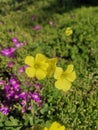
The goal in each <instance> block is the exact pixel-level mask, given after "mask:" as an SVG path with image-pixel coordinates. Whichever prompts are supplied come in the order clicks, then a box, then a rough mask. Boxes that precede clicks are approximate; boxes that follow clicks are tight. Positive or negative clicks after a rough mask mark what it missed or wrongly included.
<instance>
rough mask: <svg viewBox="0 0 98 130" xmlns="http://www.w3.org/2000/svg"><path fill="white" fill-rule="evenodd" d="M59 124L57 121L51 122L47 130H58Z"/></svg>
mask: <svg viewBox="0 0 98 130" xmlns="http://www.w3.org/2000/svg"><path fill="white" fill-rule="evenodd" d="M60 126H61V125H60V124H59V123H58V122H56V121H55V122H53V123H52V124H51V127H50V129H49V130H58V128H60Z"/></svg>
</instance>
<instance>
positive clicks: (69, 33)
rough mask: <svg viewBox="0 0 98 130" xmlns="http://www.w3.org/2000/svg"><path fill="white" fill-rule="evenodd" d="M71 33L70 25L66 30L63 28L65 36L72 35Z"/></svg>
mask: <svg viewBox="0 0 98 130" xmlns="http://www.w3.org/2000/svg"><path fill="white" fill-rule="evenodd" d="M72 34H73V30H72V29H71V28H70V27H68V28H67V29H66V30H65V35H66V36H70V35H72Z"/></svg>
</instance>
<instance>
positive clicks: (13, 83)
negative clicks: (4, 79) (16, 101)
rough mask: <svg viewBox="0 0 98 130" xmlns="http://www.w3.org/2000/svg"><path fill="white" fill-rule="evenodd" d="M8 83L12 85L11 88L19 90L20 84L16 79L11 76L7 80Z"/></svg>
mask: <svg viewBox="0 0 98 130" xmlns="http://www.w3.org/2000/svg"><path fill="white" fill-rule="evenodd" d="M9 83H10V85H12V87H13V89H14V90H15V91H19V90H20V88H19V87H20V84H19V82H18V80H17V79H14V78H11V79H10V80H9Z"/></svg>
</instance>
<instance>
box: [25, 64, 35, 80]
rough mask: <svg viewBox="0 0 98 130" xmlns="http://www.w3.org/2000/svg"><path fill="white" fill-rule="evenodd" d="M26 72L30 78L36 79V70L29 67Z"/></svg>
mask: <svg viewBox="0 0 98 130" xmlns="http://www.w3.org/2000/svg"><path fill="white" fill-rule="evenodd" d="M25 72H26V74H27V76H28V77H32V78H34V77H35V69H34V68H32V67H28V68H26V70H25Z"/></svg>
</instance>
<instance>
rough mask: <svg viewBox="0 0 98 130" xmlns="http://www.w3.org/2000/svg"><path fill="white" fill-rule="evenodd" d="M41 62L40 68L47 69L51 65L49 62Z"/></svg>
mask: <svg viewBox="0 0 98 130" xmlns="http://www.w3.org/2000/svg"><path fill="white" fill-rule="evenodd" d="M40 64H41V66H40V69H42V70H45V71H46V70H47V69H48V66H49V64H48V63H45V62H41V63H40Z"/></svg>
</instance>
